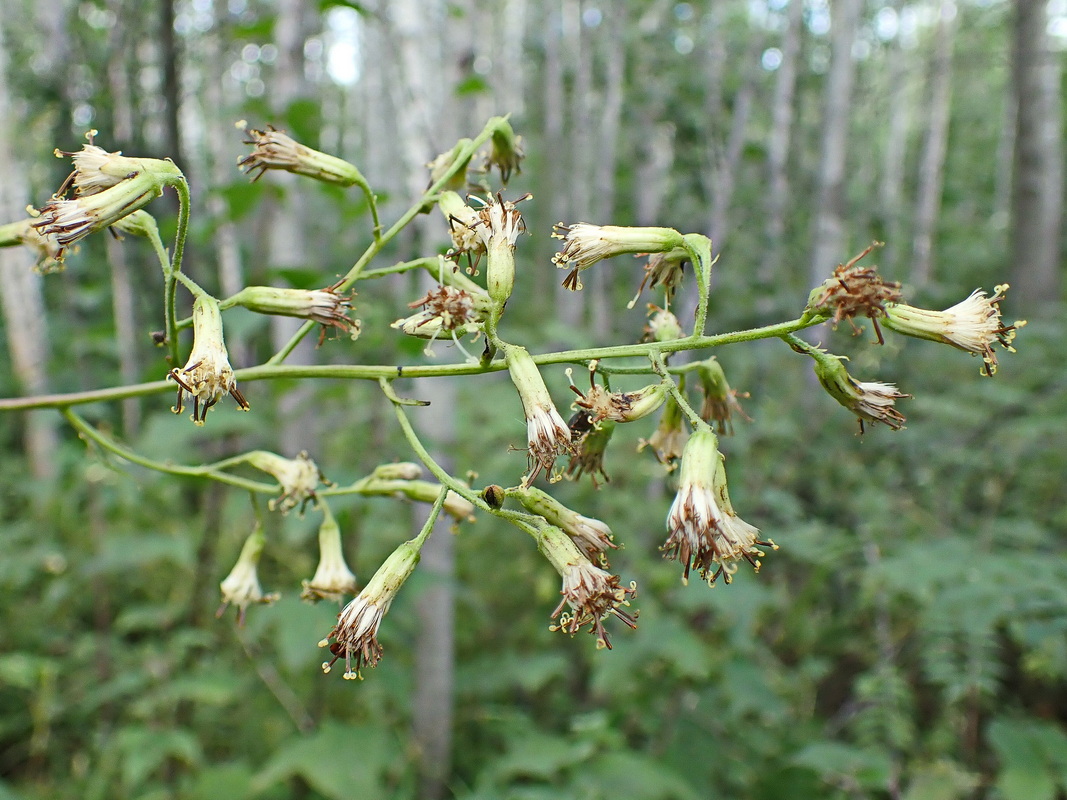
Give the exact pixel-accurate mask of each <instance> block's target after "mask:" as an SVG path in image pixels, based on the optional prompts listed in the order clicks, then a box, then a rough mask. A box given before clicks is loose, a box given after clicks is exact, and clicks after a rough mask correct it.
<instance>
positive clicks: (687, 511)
mask: <svg viewBox="0 0 1067 800" xmlns="http://www.w3.org/2000/svg"><path fill="white" fill-rule="evenodd" d="M667 530H668V532H669V533H668V536H667V541H666V542H665V543H664V545H663V548H662V549H663V551H664V553H666V557H667V558H670V559H673V560H675V561H678V562H680V563H681V564H682V565H683V567H684V572H683V580H685V581H688V580H689V572H690V570H691V569H694V570H697V571H699V572H700V577H701V578H702V579H703V580H705V581H707V582H708V583H709V584H714V583H715V581H716V580H718V578H719V577H720V576H721V577H722V578H723V580H724V581H725V582H726V583H730V581H731V580H732V578H733V574H734V572H736V571H737V562H738V561H739V560H740V559H742V558H743V559H745V560H746V561H748V562H749V563H750V564H751V565H752V566H753V568H754V569H755V570H756V571H757V572H758V571H759V568H760V561H759V559H760V558H762V557H763V556H764V555H765V553H764V552H763V551H762V550H760V547H772V548H775V549H777V548H776V545H775V544H774V542H772V541H770V540H767V541H762V540H760V538H759V531H758V530H757V529H756V528H755V527H753V526H752V525H749V524H748V523H747V522H745V521H744V520H743V519H741V518H740V517H739V516H737V513H736V512H735V511H734V510H733V506H732V505H731V504H730V497H729V494H728V493H727V490H726V468H725V467H724V465H723V458H722V454H721V453H719V450H718V447H717V439H716V437H715V434H714V433H712V431H711V429H710V428H702V429H700V430H697V431H694V432H693V435H692V436H691V437H690V438H689V442H688V444H686V446H685V452H684V453H683V455H682V466H681V470H680V477H679V484H678V494H677V495H676V496H675V498H674V503H673V504H672V505H671V510H670V513H669V514H668V515H667Z"/></svg>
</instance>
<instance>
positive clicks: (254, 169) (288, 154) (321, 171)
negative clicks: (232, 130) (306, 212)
mask: <svg viewBox="0 0 1067 800" xmlns="http://www.w3.org/2000/svg"><path fill="white" fill-rule="evenodd" d="M243 124H244V123H238V127H243ZM245 133H247V134H248V138H247V139H245V140H244V143H245V144H250V145H254V147H253V149H252V152H251V153H249V154H248V155H246V156H242V157H241V158H239V159H237V164H238V166H240V167H241V168H242V169H243V170H244V171H245V172H246V173H247V174H249V175H251V176H252V180H253V181H258V180H259V179H260V178H262V177H263V173H264V172H266V171H267V170H269V169H277V170H284V171H285V172H292V173H295V174H297V175H303V176H305V177H307V178H314V179H315V180H317V181H322V182H324V183H332V184H335V185H337V186H354V185H356V184H360V185H366V181H365V180H364V178H363V175H362V174H361V173H360V171H359V170H358V169H357V168H356V166H355V165H354V164H349V163H348V162H347V161H345V160H344V159H342V158H337V157H336V156H331V155H329V154H327V153H322V152H319V151H318V150H313V149H312V148H310V147H307V146H305V145H302V144H300V142H298V141H296V140H295V139H293V138H292V137H291V136H289V135H288V134H287V133H286V132H285V131H280V130H277V129H276V128H274V127H272V126H270V125H268V126H267V127H266V129H265V130H262V131H260V130H256V129H255V128H248V129H247V130H246V131H245Z"/></svg>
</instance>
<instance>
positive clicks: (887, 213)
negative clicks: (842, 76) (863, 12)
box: [878, 0, 911, 275]
mask: <svg viewBox="0 0 1067 800" xmlns="http://www.w3.org/2000/svg"><path fill="white" fill-rule="evenodd" d="M901 6H902V3H901V2H900V0H897V2H896V3H894V4H893V6H892V8H893V9H894V10H896V11H897V12H898V13H899V11H900V9H901ZM902 38H903V37H902V35H901V33H900V31H897V35H896V36H894V37H893V41H892V43H891V44H890V45H889V53H888V55H887V58H886V61H887V62H888V69H887V72H888V78H889V85H888V86H886V94H887V97H888V101H889V102H888V107H889V114H888V119H887V120H886V143H885V158H884V160H883V163H882V180H881V183H880V186H879V192H878V193H879V197H880V198H881V202H880V205H881V212H880V215H881V218H880V222H881V227H882V230H883V231H884V233H883V234H882V236H883V238H884V239H885V248H884V249H883V250H882V253H881V254H880V256H879V258H880V260H881V262H882V264H883V265H884V266H883V269H884V270H885V273H886V274H887V275H893V274H896V266H897V261H898V260H899V258H900V253H901V250H902V249H903V248H902V247H901V242H902V241H903V238H904V209H903V207H902V199H903V196H904V157H905V155H906V154H907V143H908V127H909V120H910V111H911V95H910V92H909V81H908V62H907V54H906V52H905V50H904V46H903V42H902Z"/></svg>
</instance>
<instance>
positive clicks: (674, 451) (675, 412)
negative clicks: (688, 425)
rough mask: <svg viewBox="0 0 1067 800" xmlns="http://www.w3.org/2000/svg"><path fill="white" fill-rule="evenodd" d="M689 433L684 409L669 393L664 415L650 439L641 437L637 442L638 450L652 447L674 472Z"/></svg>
mask: <svg viewBox="0 0 1067 800" xmlns="http://www.w3.org/2000/svg"><path fill="white" fill-rule="evenodd" d="M688 438H689V433H688V432H687V431H686V429H685V422H684V418H683V415H682V409H681V407H680V406H679V405H678V401H677V400H675V399H674V397H673V396H670V395H668V396H667V401H666V403H664V406H663V416H661V417H660V420H659V425H658V426H656V430H655V431H654V432H653V434H652V437H651V438H649V439H641V440H640V441H639V442H638V444H637V451H638V452H641V451H642V450H644V449H645V448H646V447H651V448H652V452H653V454H654V455H655V456H656V460H657V461H659V462H660V463H661V464H663V466H665V467H666V468H667V471H668V472H673V471H674V470H675V468H676V467H677V466H678V459H679V458H681V457H682V448H683V447H684V446H685V442H686V439H688Z"/></svg>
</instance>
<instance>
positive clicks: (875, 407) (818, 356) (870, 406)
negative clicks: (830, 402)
mask: <svg viewBox="0 0 1067 800" xmlns="http://www.w3.org/2000/svg"><path fill="white" fill-rule="evenodd" d="M812 356H813V357H814V358H815V375H816V376H817V377H818V378H819V383H821V384H822V386H823V388H824V389H826V391H827V392H828V393H829V395H830V396H831V397H833V398H834V400H836V401H837V402H838V403H840V404H841V405H843V406H844V407H845V408H847V409H848V410H849V411H851V412H852V413H853V414H855V415H856V417H857V418H858V419H859V423H860V433H863V423H864V420H867V421H868V422H881V423H882V424H884V425H888V426H889V427H890V428H892V429H893V430H900V429H901V428H903V427H904V423H905V422H906V421H907V420H906V419H905V418H904V415H903V414H901V413H900V412H899V411H898V410H897V409H896V407H895V403H896V401H897V400H900V399H902V398H906V397H911V395H910V394H904V393H903V392H900V391H899V390H898V389H897V387H896V386H894V385H893V384H891V383H880V382H878V381H871V382H867V383H863V382H860V381H857V380H856V379H854V378H853V377H852V376H851V375H849V374H848V370H846V369H845V365H844V363H843V362H842V360H841V358H840V357H838V356H834V355H830V354H828V353H823V352H822V351H817V350H816V351H813V352H812Z"/></svg>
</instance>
